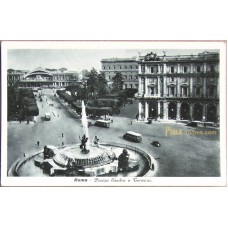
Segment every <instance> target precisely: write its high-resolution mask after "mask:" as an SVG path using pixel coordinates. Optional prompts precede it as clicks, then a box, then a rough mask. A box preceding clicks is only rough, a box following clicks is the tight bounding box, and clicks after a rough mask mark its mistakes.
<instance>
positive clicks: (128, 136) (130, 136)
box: [123, 131, 142, 142]
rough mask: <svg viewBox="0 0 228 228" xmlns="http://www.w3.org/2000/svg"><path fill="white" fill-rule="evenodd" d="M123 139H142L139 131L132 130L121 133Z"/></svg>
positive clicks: (139, 140)
mask: <svg viewBox="0 0 228 228" xmlns="http://www.w3.org/2000/svg"><path fill="white" fill-rule="evenodd" d="M123 138H124V139H127V140H130V141H133V142H141V141H142V135H141V134H140V133H137V132H134V131H128V132H126V133H125V134H124V135H123Z"/></svg>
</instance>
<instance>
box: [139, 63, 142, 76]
mask: <svg viewBox="0 0 228 228" xmlns="http://www.w3.org/2000/svg"><path fill="white" fill-rule="evenodd" d="M141 73H142V70H141V65H140V64H139V74H141Z"/></svg>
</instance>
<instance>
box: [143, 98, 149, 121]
mask: <svg viewBox="0 0 228 228" xmlns="http://www.w3.org/2000/svg"><path fill="white" fill-rule="evenodd" d="M144 116H145V119H144V120H145V121H147V119H148V102H147V101H145V115H144Z"/></svg>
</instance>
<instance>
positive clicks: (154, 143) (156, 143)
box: [151, 141, 161, 147]
mask: <svg viewBox="0 0 228 228" xmlns="http://www.w3.org/2000/svg"><path fill="white" fill-rule="evenodd" d="M151 144H152V145H153V146H156V147H160V146H161V144H160V142H158V141H153V142H152V143H151Z"/></svg>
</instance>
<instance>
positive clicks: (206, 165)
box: [7, 90, 220, 177]
mask: <svg viewBox="0 0 228 228" xmlns="http://www.w3.org/2000/svg"><path fill="white" fill-rule="evenodd" d="M43 94H44V95H45V96H44V99H43V101H42V102H41V101H37V104H38V107H39V110H40V115H39V117H38V118H37V121H36V123H30V124H27V123H26V122H22V123H21V124H20V123H19V122H9V123H8V161H7V162H8V168H10V166H11V165H12V164H13V162H14V161H15V160H16V159H18V158H19V157H22V156H23V155H24V153H25V154H26V155H29V154H31V153H34V152H36V151H38V150H40V149H41V148H43V147H44V145H57V146H58V145H59V146H60V145H62V142H63V143H64V144H65V145H66V144H72V143H79V142H80V141H79V136H82V134H83V132H82V126H81V121H80V119H79V118H76V116H75V115H74V114H72V113H71V112H70V111H69V110H68V109H67V108H66V107H65V106H64V105H62V104H61V103H60V102H59V100H58V98H56V97H54V93H53V91H52V90H45V91H43ZM50 104H53V106H51V105H50ZM131 105H132V106H131ZM131 105H130V104H129V105H127V106H126V107H125V108H124V109H125V110H122V111H121V114H120V116H113V123H112V124H111V127H110V128H107V129H106V128H100V127H96V126H91V127H90V128H89V135H90V138H93V137H94V136H95V135H97V136H98V138H100V141H106V142H107V141H108V142H110V141H112V142H118V143H126V144H130V145H135V146H136V147H139V148H141V149H144V150H145V151H147V152H148V153H150V154H151V155H152V156H153V157H154V158H155V159H156V160H157V162H158V165H159V171H158V173H157V176H190V177H194V176H201V177H203V176H219V175H220V171H219V170H220V165H219V160H220V156H219V153H220V150H219V130H216V129H206V128H190V127H187V126H185V125H183V124H176V123H159V122H153V123H152V124H147V123H140V122H136V120H135V119H133V118H131V114H129V112H130V111H129V110H131V109H132V110H135V108H134V106H137V102H134V103H133V104H131ZM127 109H128V110H127ZM126 110H127V111H126ZM46 112H50V113H51V121H45V120H44V114H45V113H46ZM124 112H125V113H128V114H129V115H128V116H127V117H124ZM135 115H136V113H132V117H135ZM131 121H132V124H131ZM128 130H132V131H136V132H139V133H141V134H142V137H143V141H142V143H134V142H128V141H125V140H124V139H123V137H122V136H123V134H124V133H125V132H126V131H128ZM211 130H212V131H213V132H212V133H210V132H209V133H210V135H208V134H206V133H208V131H211ZM189 131H202V132H201V134H200V135H195V133H194V132H193V134H191V135H189V134H186V133H188V132H189ZM174 132H175V133H174ZM62 133H63V134H64V137H62ZM166 134H167V135H166ZM154 140H157V141H159V142H160V143H161V147H160V148H157V147H154V146H152V145H151V142H152V141H154ZM37 141H39V142H40V145H39V147H38V146H37Z"/></svg>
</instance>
